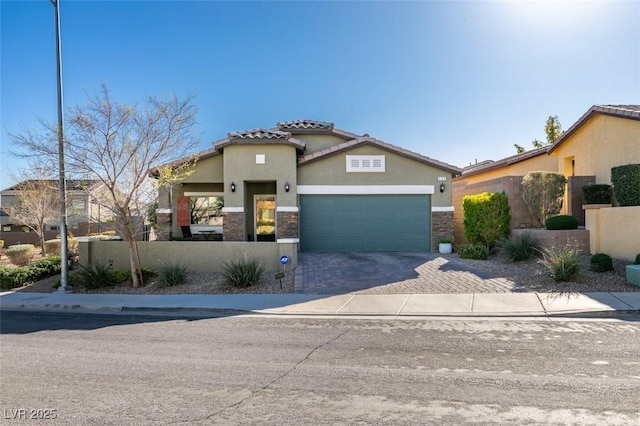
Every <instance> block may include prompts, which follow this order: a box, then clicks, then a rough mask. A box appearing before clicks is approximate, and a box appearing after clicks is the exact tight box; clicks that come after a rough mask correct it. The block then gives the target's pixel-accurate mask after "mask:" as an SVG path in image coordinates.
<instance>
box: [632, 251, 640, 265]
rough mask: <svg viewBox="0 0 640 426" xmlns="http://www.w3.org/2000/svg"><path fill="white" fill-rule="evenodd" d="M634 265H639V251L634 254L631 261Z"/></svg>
mask: <svg viewBox="0 0 640 426" xmlns="http://www.w3.org/2000/svg"><path fill="white" fill-rule="evenodd" d="M633 264H634V265H640V253H638V254H636V259H635V260H634V261H633Z"/></svg>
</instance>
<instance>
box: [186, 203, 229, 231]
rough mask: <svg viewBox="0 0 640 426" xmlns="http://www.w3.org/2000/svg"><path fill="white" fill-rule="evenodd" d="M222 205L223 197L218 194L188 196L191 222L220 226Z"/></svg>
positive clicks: (193, 223)
mask: <svg viewBox="0 0 640 426" xmlns="http://www.w3.org/2000/svg"><path fill="white" fill-rule="evenodd" d="M222 207H224V197H222V196H219V195H211V196H204V197H189V210H190V213H191V224H192V225H218V226H221V225H222Z"/></svg>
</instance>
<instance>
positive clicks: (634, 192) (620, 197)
mask: <svg viewBox="0 0 640 426" xmlns="http://www.w3.org/2000/svg"><path fill="white" fill-rule="evenodd" d="M611 183H613V193H614V194H615V198H616V201H617V202H618V204H619V205H620V206H621V207H622V206H640V164H627V165H625V166H618V167H613V168H611Z"/></svg>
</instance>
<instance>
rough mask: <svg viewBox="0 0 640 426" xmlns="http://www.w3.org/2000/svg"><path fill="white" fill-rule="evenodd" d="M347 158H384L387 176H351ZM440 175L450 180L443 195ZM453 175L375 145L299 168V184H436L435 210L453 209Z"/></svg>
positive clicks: (432, 200) (371, 174) (372, 174)
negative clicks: (363, 156)
mask: <svg viewBox="0 0 640 426" xmlns="http://www.w3.org/2000/svg"><path fill="white" fill-rule="evenodd" d="M347 155H384V156H385V170H386V171H385V172H384V173H347V171H346V156H347ZM439 176H445V177H446V178H447V180H446V182H445V192H444V193H440V190H439V187H440V183H441V182H439V181H438V177H439ZM452 176H453V175H452V174H451V173H449V172H446V171H444V170H441V169H438V168H435V167H432V166H428V165H426V164H424V163H421V162H418V161H415V160H412V159H410V158H407V157H403V156H400V155H398V154H395V153H393V152H391V151H387V150H384V149H381V148H378V147H375V146H359V147H356V148H354V149H351V150H349V151H345V152H341V153H338V154H335V155H332V156H329V157H326V158H324V159H322V160H318V161H314V162H311V163H308V164H305V165H303V166H301V167H299V168H298V184H299V185H434V186H435V187H436V190H435V194H434V195H432V197H431V202H432V207H450V206H451V180H452Z"/></svg>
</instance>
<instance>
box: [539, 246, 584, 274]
mask: <svg viewBox="0 0 640 426" xmlns="http://www.w3.org/2000/svg"><path fill="white" fill-rule="evenodd" d="M541 253H542V260H540V263H542V264H543V265H544V266H545V268H547V269H548V270H549V272H551V277H552V278H553V279H554V280H556V281H558V282H561V281H575V280H576V279H577V278H578V276H579V275H580V250H579V249H578V248H577V247H574V246H564V247H548V248H544V249H542V250H541Z"/></svg>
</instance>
